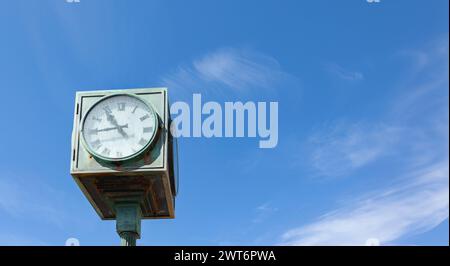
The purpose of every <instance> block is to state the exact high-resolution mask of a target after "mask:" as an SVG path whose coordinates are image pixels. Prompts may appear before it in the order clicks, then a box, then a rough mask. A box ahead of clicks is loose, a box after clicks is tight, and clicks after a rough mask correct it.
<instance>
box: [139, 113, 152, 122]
mask: <svg viewBox="0 0 450 266" xmlns="http://www.w3.org/2000/svg"><path fill="white" fill-rule="evenodd" d="M149 117H150V116H149V115H148V114H146V115H144V116H143V117H141V118H140V119H141V121H144V120H145V119H147V118H149Z"/></svg>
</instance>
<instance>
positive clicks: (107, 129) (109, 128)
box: [97, 124, 128, 132]
mask: <svg viewBox="0 0 450 266" xmlns="http://www.w3.org/2000/svg"><path fill="white" fill-rule="evenodd" d="M120 128H128V124H126V125H123V126H118V127H107V128H102V129H97V132H102V131H110V130H114V129H120Z"/></svg>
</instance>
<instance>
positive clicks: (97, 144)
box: [91, 139, 102, 150]
mask: <svg viewBox="0 0 450 266" xmlns="http://www.w3.org/2000/svg"><path fill="white" fill-rule="evenodd" d="M91 146H92V148H94V149H96V150H98V149H99V148H100V147H101V146H102V143H101V142H100V140H99V139H98V140H96V141H94V142H92V143H91Z"/></svg>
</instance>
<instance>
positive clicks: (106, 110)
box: [103, 105, 112, 114]
mask: <svg viewBox="0 0 450 266" xmlns="http://www.w3.org/2000/svg"><path fill="white" fill-rule="evenodd" d="M103 110H104V111H105V112H107V113H108V114H110V113H111V112H112V111H111V108H110V107H109V105H107V106H105V107H103Z"/></svg>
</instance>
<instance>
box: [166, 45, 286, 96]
mask: <svg viewBox="0 0 450 266" xmlns="http://www.w3.org/2000/svg"><path fill="white" fill-rule="evenodd" d="M289 79H294V78H293V77H292V76H290V75H289V74H287V73H285V72H284V71H282V69H281V67H280V64H279V63H278V62H277V60H276V59H274V58H273V57H271V56H268V55H265V54H263V53H259V52H256V51H253V50H250V49H236V48H222V49H218V50H216V51H214V52H212V53H208V54H206V55H204V56H201V57H199V58H197V59H195V60H193V62H192V63H191V64H188V65H182V66H179V67H178V68H177V69H176V71H174V72H173V73H171V74H169V75H166V76H165V77H163V79H162V81H161V83H162V84H164V85H165V86H168V87H169V88H171V90H172V91H175V92H176V93H178V94H180V93H181V94H192V92H202V93H206V94H207V93H211V92H214V93H219V94H220V93H222V94H223V95H225V94H230V93H236V94H243V93H248V92H250V91H257V92H258V93H262V92H265V93H272V92H274V87H275V86H276V84H278V82H281V81H285V80H289Z"/></svg>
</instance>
